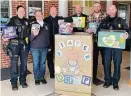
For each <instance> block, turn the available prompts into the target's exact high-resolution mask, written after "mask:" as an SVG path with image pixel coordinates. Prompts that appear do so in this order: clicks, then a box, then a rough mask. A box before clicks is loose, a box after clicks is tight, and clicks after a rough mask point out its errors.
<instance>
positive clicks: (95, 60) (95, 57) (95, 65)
mask: <svg viewBox="0 0 131 96" xmlns="http://www.w3.org/2000/svg"><path fill="white" fill-rule="evenodd" d="M98 52H99V49H98V46H97V42H94V44H93V79H95V78H96V76H97V68H98Z"/></svg>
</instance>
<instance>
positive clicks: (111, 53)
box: [104, 48, 122, 84]
mask: <svg viewBox="0 0 131 96" xmlns="http://www.w3.org/2000/svg"><path fill="white" fill-rule="evenodd" d="M112 59H113V63H114V73H113V76H111V61H112ZM121 62H122V50H121V49H113V48H105V49H104V75H105V76H104V79H105V82H107V83H113V84H118V82H119V80H120V67H121Z"/></svg>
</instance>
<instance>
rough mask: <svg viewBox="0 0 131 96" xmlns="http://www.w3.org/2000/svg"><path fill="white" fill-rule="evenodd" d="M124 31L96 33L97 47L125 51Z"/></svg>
mask: <svg viewBox="0 0 131 96" xmlns="http://www.w3.org/2000/svg"><path fill="white" fill-rule="evenodd" d="M124 32H125V31H111V32H110V31H100V32H98V46H99V47H109V48H119V49H125V43H126V40H125V39H124Z"/></svg>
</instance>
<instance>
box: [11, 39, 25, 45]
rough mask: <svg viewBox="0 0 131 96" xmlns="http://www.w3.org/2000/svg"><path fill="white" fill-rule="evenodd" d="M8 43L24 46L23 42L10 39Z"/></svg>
mask: <svg viewBox="0 0 131 96" xmlns="http://www.w3.org/2000/svg"><path fill="white" fill-rule="evenodd" d="M10 43H11V44H13V45H19V44H25V42H24V40H18V39H11V40H10Z"/></svg>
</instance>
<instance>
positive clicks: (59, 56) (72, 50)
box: [55, 33, 93, 96]
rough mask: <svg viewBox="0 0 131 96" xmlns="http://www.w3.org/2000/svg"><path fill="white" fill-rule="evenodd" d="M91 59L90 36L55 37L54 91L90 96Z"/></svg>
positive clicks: (86, 34) (84, 34) (70, 95)
mask: <svg viewBox="0 0 131 96" xmlns="http://www.w3.org/2000/svg"><path fill="white" fill-rule="evenodd" d="M92 59H93V57H92V35H88V33H83V34H82V33H80V34H79V33H77V34H73V35H68V36H67V35H55V91H56V92H57V93H61V94H65V95H69V96H72V95H73V94H76V95H75V96H90V94H91V82H92Z"/></svg>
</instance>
